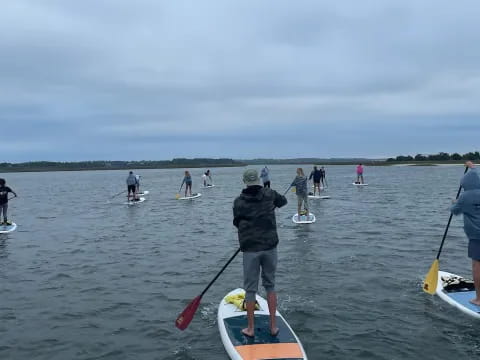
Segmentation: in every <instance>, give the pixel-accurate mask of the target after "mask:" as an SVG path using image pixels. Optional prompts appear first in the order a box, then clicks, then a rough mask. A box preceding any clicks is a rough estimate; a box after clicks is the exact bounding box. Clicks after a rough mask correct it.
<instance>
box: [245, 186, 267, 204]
mask: <svg viewBox="0 0 480 360" xmlns="http://www.w3.org/2000/svg"><path fill="white" fill-rule="evenodd" d="M262 190H263V187H262V186H260V185H252V186H247V187H246V188H245V189H243V190H242V193H241V194H240V197H241V198H242V199H244V200H246V201H261V200H262V199H263V196H264V194H263V191H262Z"/></svg>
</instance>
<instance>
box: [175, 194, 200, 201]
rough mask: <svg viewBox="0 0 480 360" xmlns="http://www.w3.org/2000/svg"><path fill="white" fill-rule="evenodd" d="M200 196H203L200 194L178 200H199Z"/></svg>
mask: <svg viewBox="0 0 480 360" xmlns="http://www.w3.org/2000/svg"><path fill="white" fill-rule="evenodd" d="M200 196H202V194H200V193H198V194H195V195H192V196H184V197H181V198H178V200H193V199H196V198H199V197H200Z"/></svg>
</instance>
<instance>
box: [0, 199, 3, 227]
mask: <svg viewBox="0 0 480 360" xmlns="http://www.w3.org/2000/svg"><path fill="white" fill-rule="evenodd" d="M2 213H3V204H2V205H0V224H3V219H2Z"/></svg>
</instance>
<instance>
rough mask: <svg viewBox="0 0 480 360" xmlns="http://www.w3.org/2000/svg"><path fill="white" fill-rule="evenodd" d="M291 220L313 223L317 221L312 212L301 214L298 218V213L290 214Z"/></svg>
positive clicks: (298, 222)
mask: <svg viewBox="0 0 480 360" xmlns="http://www.w3.org/2000/svg"><path fill="white" fill-rule="evenodd" d="M292 221H293V222H294V223H295V224H313V223H314V222H315V221H317V219H316V218H315V215H313V214H312V213H309V214H308V215H302V216H300V219H299V218H298V214H295V215H293V216H292Z"/></svg>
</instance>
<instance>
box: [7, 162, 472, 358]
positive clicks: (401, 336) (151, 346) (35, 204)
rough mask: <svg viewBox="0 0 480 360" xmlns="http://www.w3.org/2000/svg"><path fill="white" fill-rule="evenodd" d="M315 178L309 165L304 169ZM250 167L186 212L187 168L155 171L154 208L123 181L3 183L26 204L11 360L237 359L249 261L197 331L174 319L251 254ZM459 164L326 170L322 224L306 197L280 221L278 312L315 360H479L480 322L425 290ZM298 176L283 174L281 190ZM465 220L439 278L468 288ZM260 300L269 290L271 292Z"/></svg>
mask: <svg viewBox="0 0 480 360" xmlns="http://www.w3.org/2000/svg"><path fill="white" fill-rule="evenodd" d="M305 168H307V167H305ZM242 171H243V168H222V169H212V172H213V177H214V181H215V183H216V184H217V185H218V187H215V188H212V189H205V190H201V189H200V188H199V185H200V177H201V174H202V170H201V169H194V170H192V175H193V177H194V190H197V191H198V190H199V191H200V192H202V193H203V196H202V197H201V198H200V199H198V200H195V201H190V202H186V201H177V200H175V194H176V192H177V191H178V187H179V185H180V182H181V179H182V170H178V169H177V170H142V171H141V172H140V173H141V175H142V176H143V183H142V187H143V189H145V190H149V191H150V194H149V195H148V196H147V201H145V202H144V203H142V204H139V205H138V206H130V207H128V206H127V205H125V204H124V201H125V199H124V197H123V195H122V196H118V197H116V198H113V199H111V198H110V197H111V195H114V194H116V193H118V192H120V191H122V190H123V188H124V187H125V186H124V183H125V178H126V175H127V173H126V172H124V171H93V172H58V173H15V174H3V175H2V176H3V177H5V178H6V179H7V182H8V184H9V185H10V186H11V187H12V188H13V189H14V190H15V191H16V192H17V193H18V194H19V197H18V198H17V199H15V200H13V201H12V202H11V204H10V214H11V216H10V217H11V219H12V220H14V221H15V222H16V223H17V224H18V229H17V231H16V232H14V233H12V234H9V235H0V358H1V359H30V360H31V359H49V360H53V359H61V360H64V359H85V360H86V359H116V360H118V359H167V360H187V359H205V360H207V359H208V360H216V359H227V358H228V357H227V355H226V353H225V352H224V349H223V345H222V343H221V340H220V335H219V333H218V330H217V324H216V310H217V305H218V303H219V302H220V301H221V299H222V297H223V296H224V294H226V293H227V292H228V291H230V290H231V289H233V288H236V287H241V285H242V269H241V256H239V257H238V258H237V259H236V260H235V261H234V262H233V263H232V264H231V266H230V267H229V269H228V270H227V272H226V273H224V274H223V275H222V277H220V278H219V280H218V281H217V283H216V284H215V285H214V286H213V287H212V288H211V289H210V291H209V292H208V293H207V294H206V295H205V296H204V298H203V301H202V305H201V307H200V308H199V311H198V313H197V316H196V317H195V319H194V321H193V322H192V323H191V325H190V327H189V328H188V329H187V330H186V331H184V332H180V331H179V330H177V329H176V328H175V327H174V320H175V318H176V316H177V315H178V314H179V313H180V312H181V311H182V310H183V309H184V307H185V306H186V305H187V304H188V303H189V302H190V300H191V299H192V298H194V297H195V296H196V295H198V294H199V293H200V292H201V290H202V289H203V287H204V286H205V285H206V284H207V283H208V282H209V281H210V280H211V278H212V277H213V276H214V275H215V274H216V272H217V271H218V270H219V269H220V268H221V266H222V265H223V264H224V263H225V262H226V260H227V259H228V258H229V257H230V256H231V255H232V254H233V253H234V252H235V250H236V247H237V246H238V242H237V236H236V231H235V228H234V227H233V225H232V201H233V199H234V198H235V197H236V196H237V195H238V193H239V192H240V190H241V188H242V183H241V174H242ZM461 174H462V169H461V167H458V166H437V167H369V168H366V169H365V180H366V181H367V182H368V183H369V184H370V185H369V186H368V187H363V188H359V187H354V186H352V185H351V183H352V181H353V180H354V175H355V167H353V166H329V167H327V179H328V184H329V188H328V195H330V196H331V197H332V198H331V199H329V200H311V202H310V203H311V211H312V212H313V213H314V214H315V215H316V218H317V222H316V223H315V224H312V225H295V224H293V223H292V221H291V217H292V215H293V214H294V213H295V212H296V198H295V195H294V194H293V193H291V192H289V193H288V195H287V196H288V200H289V204H288V205H287V206H285V207H284V208H282V209H280V210H277V221H278V225H279V229H278V231H279V236H280V245H279V268H278V273H277V290H278V295H279V310H280V311H281V312H282V314H283V315H284V317H285V318H286V319H287V321H288V322H289V323H290V325H291V326H292V327H293V329H294V330H295V331H296V333H297V335H298V336H299V337H300V339H301V341H302V343H303V345H304V347H305V350H306V352H307V354H308V355H309V358H310V359H420V358H421V359H436V360H439V359H451V358H452V357H455V359H456V360H462V359H473V358H476V357H478V356H479V355H480V348H479V340H478V333H479V330H480V323H479V322H478V320H474V319H471V318H470V317H468V316H466V315H463V314H462V313H460V312H459V311H457V310H455V309H454V308H452V307H451V306H449V305H447V304H446V303H444V302H442V301H441V300H440V299H438V298H437V297H431V296H428V295H426V294H425V293H423V292H422V290H421V281H422V279H423V278H424V276H425V273H426V272H427V271H428V268H429V267H430V265H431V263H432V261H433V260H434V258H435V255H436V251H437V249H438V246H439V245H440V241H441V238H442V234H443V231H444V227H445V225H446V222H447V220H448V216H449V213H448V207H449V205H450V202H451V198H452V197H454V196H455V193H456V190H457V187H458V183H459V179H460V176H461ZM294 175H295V167H294V166H272V167H271V177H272V187H273V188H275V189H277V190H278V191H282V192H283V191H284V190H285V189H286V188H287V186H288V184H289V182H290V181H291V180H292V179H293V177H294ZM466 245H467V240H466V238H465V235H464V233H463V230H462V222H461V218H456V219H455V220H454V221H453V223H452V228H451V230H450V232H449V236H448V239H447V242H446V244H445V247H444V251H443V254H442V257H441V259H440V260H441V261H440V263H441V268H442V269H443V270H446V271H451V272H455V273H458V274H461V275H469V271H470V261H469V259H468V258H467V256H466V253H467V250H466ZM262 293H263V291H262Z"/></svg>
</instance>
